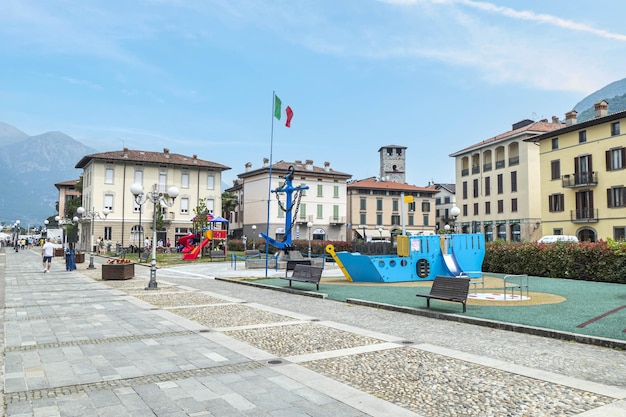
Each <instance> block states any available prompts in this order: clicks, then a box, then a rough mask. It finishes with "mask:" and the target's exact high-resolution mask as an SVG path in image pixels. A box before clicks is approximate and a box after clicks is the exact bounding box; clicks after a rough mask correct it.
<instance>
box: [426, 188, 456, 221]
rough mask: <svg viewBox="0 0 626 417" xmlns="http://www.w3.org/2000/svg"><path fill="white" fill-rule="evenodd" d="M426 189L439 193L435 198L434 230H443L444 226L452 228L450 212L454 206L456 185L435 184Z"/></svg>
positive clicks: (452, 219)
mask: <svg viewBox="0 0 626 417" xmlns="http://www.w3.org/2000/svg"><path fill="white" fill-rule="evenodd" d="M428 188H432V189H433V190H436V191H439V192H438V193H437V195H436V197H435V219H436V220H435V222H436V224H435V228H436V229H437V230H444V229H445V226H446V225H448V226H450V227H454V221H455V219H454V218H453V217H452V215H451V214H450V211H451V210H452V207H455V206H456V191H455V190H456V185H455V184H437V183H435V184H430V185H429V186H428Z"/></svg>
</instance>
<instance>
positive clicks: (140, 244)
mask: <svg viewBox="0 0 626 417" xmlns="http://www.w3.org/2000/svg"><path fill="white" fill-rule="evenodd" d="M133 187H135V191H137V192H138V194H135V191H133ZM130 192H131V193H133V195H134V196H135V204H137V205H138V206H139V230H138V232H139V242H138V243H137V253H138V255H137V256H138V257H137V260H139V261H141V252H142V250H143V248H144V246H145V245H144V243H143V233H142V232H143V226H142V225H141V213H142V212H143V203H142V202H141V200H142V198H143V187H142V186H141V184H138V183H135V184H133V185H131V186H130Z"/></svg>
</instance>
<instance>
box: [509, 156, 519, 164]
mask: <svg viewBox="0 0 626 417" xmlns="http://www.w3.org/2000/svg"><path fill="white" fill-rule="evenodd" d="M512 165H519V156H513V157H511V158H509V166H512Z"/></svg>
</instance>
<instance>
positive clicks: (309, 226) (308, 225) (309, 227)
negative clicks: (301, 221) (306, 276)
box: [306, 222, 313, 259]
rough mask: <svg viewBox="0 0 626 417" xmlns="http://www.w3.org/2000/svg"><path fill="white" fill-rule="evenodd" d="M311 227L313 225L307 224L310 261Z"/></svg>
mask: <svg viewBox="0 0 626 417" xmlns="http://www.w3.org/2000/svg"><path fill="white" fill-rule="evenodd" d="M311 226H313V223H311V222H307V224H306V227H307V228H308V229H309V259H311Z"/></svg>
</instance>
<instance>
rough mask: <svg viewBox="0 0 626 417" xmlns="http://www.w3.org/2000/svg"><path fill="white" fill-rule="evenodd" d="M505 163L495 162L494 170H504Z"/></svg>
mask: <svg viewBox="0 0 626 417" xmlns="http://www.w3.org/2000/svg"><path fill="white" fill-rule="evenodd" d="M504 166H505V161H496V169H499V168H504Z"/></svg>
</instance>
